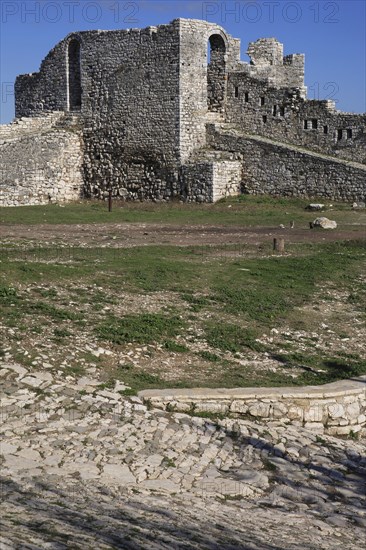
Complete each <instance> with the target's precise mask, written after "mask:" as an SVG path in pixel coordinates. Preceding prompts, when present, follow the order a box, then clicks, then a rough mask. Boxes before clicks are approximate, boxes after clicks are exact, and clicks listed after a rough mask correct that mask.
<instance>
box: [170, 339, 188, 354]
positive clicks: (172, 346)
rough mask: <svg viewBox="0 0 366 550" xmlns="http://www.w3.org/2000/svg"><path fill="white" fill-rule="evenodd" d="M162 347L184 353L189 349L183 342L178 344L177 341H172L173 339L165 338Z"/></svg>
mask: <svg viewBox="0 0 366 550" xmlns="http://www.w3.org/2000/svg"><path fill="white" fill-rule="evenodd" d="M164 349H166V350H167V351H174V352H175V353H185V352H187V351H189V349H188V348H187V346H185V345H184V344H178V343H177V342H174V340H165V342H164Z"/></svg>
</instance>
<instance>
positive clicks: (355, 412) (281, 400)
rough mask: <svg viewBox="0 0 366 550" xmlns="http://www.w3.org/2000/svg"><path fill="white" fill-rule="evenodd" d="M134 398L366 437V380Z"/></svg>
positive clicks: (158, 392)
mask: <svg viewBox="0 0 366 550" xmlns="http://www.w3.org/2000/svg"><path fill="white" fill-rule="evenodd" d="M139 397H141V398H142V399H143V400H144V401H145V402H146V403H149V404H151V406H153V407H155V408H159V409H164V410H168V411H169V410H170V411H179V412H192V413H194V412H198V413H202V412H208V413H219V414H225V415H226V414H227V415H229V414H230V415H232V416H239V417H247V418H250V419H252V420H254V419H256V420H261V421H272V420H278V421H281V422H288V423H290V424H294V425H298V426H299V425H301V426H304V427H305V428H308V429H310V430H312V431H314V432H316V433H327V434H329V435H349V434H352V433H353V434H356V433H357V432H362V433H366V376H362V377H360V378H357V379H353V380H341V381H339V382H333V383H331V384H325V385H323V386H304V387H302V388H301V387H300V388H299V387H287V388H286V387H285V388H236V389H209V388H194V389H182V390H181V389H169V390H144V391H141V392H139Z"/></svg>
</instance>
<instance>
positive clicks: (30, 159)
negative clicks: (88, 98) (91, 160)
mask: <svg viewBox="0 0 366 550" xmlns="http://www.w3.org/2000/svg"><path fill="white" fill-rule="evenodd" d="M58 120H59V117H58V116H55V115H54V114H53V115H50V117H44V118H42V119H37V118H36V119H34V118H30V119H22V120H20V121H17V123H15V124H12V125H9V126H3V127H1V129H0V206H28V205H33V204H48V203H51V202H59V203H62V202H68V201H73V200H77V199H80V198H81V196H82V190H83V174H82V161H83V151H82V138H81V132H80V130H79V129H77V128H76V127H75V126H72V127H69V126H68V124H65V125H60V126H58V125H57V124H56V123H55V122H57V121H58Z"/></svg>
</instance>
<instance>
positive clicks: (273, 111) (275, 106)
mask: <svg viewBox="0 0 366 550" xmlns="http://www.w3.org/2000/svg"><path fill="white" fill-rule="evenodd" d="M272 113H273V116H276V115H277V105H273V110H272Z"/></svg>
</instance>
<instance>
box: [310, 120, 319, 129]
mask: <svg viewBox="0 0 366 550" xmlns="http://www.w3.org/2000/svg"><path fill="white" fill-rule="evenodd" d="M311 127H312V129H313V130H317V128H318V119H317V118H313V119H312V120H311Z"/></svg>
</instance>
